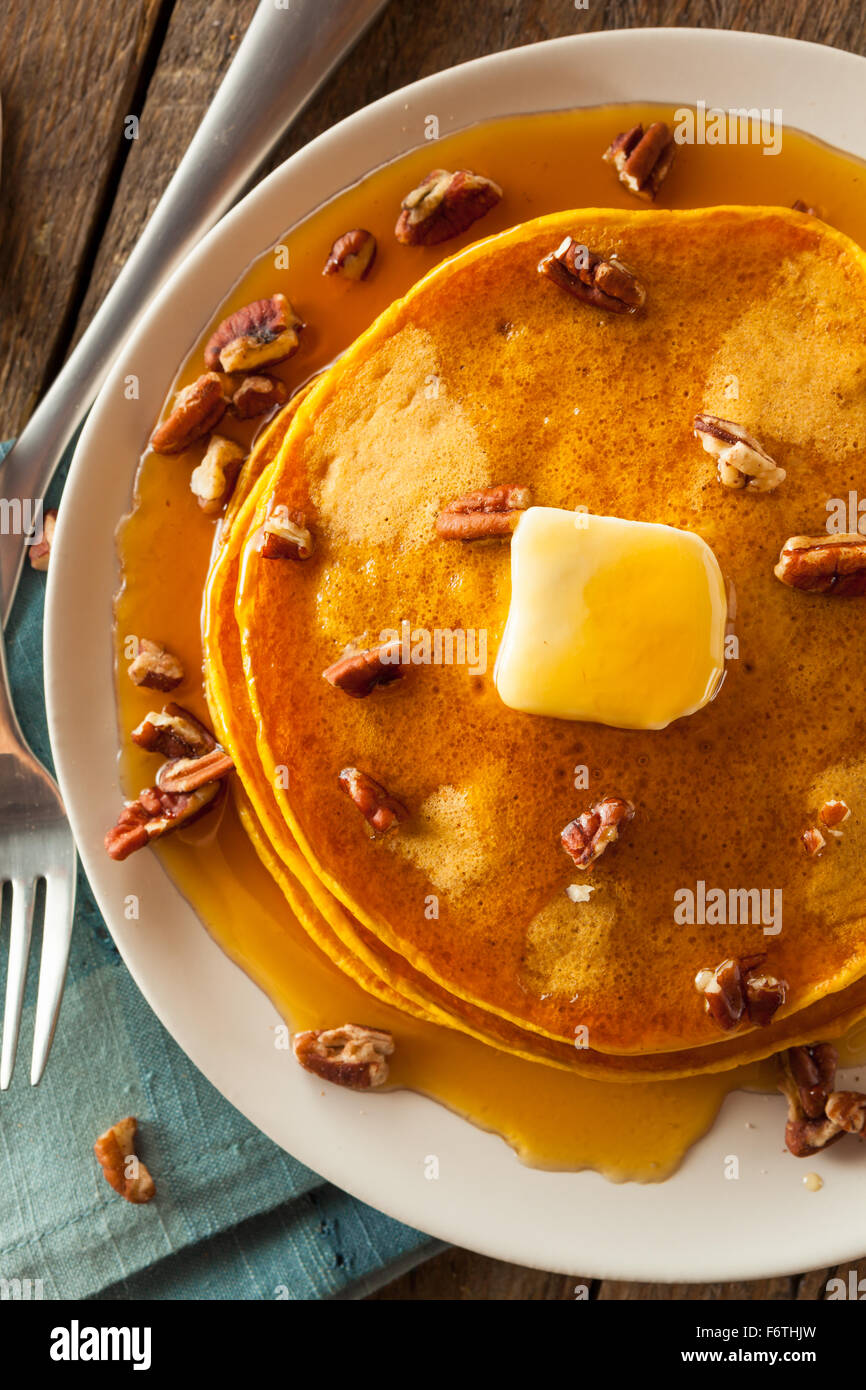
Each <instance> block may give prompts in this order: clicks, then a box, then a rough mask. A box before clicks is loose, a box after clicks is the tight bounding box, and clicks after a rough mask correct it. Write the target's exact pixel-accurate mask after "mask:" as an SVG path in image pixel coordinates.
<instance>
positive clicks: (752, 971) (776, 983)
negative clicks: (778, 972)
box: [695, 954, 788, 1031]
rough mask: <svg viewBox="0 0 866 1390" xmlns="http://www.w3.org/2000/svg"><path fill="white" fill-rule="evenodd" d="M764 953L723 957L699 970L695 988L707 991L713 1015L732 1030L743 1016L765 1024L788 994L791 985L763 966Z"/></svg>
mask: <svg viewBox="0 0 866 1390" xmlns="http://www.w3.org/2000/svg"><path fill="white" fill-rule="evenodd" d="M763 960H764V955H763V954H760V955H753V956H744V957H743V958H742V959H741V960H730V959H729V960H723V961H722V963H721V965H717V966H716V968H715V970H699V971H698V973H697V975H696V976H695V989H696V990H697V991H698V993H699V994H701V995H703V999H704V1007H705V1008H706V1011H707V1013H708V1014H709V1015H710V1018H712V1019H713V1021H714V1022H715V1023H717V1024H718V1025H719V1027H720V1028H724V1029H725V1030H726V1031H728V1030H729V1029H731V1028H736V1027H737V1024H738V1023H741V1022H742V1020H743V1018H744V1017H745V1018H747V1019H748V1021H749V1022H750V1023H753V1024H755V1026H756V1027H758V1028H765V1027H766V1025H767V1024H768V1023H769V1022H770V1020H771V1019H772V1017H773V1015H774V1014H775V1013H776V1011H777V1010H778V1009H779V1008H781V1006H782V1005H783V1004H784V1002H785V1000H786V998H787V997H788V986H787V984H786V982H785V981H784V980H779V979H777V978H776V976H775V975H768V974H766V973H765V972H763V971H760V970H759V967H760V966H761V964H762V962H763Z"/></svg>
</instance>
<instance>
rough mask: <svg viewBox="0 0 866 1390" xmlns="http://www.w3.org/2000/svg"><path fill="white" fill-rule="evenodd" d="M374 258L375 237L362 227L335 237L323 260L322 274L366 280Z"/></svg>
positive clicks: (346, 278)
mask: <svg viewBox="0 0 866 1390" xmlns="http://www.w3.org/2000/svg"><path fill="white" fill-rule="evenodd" d="M375 259H376V238H375V237H374V236H373V233H372V232H368V231H366V229H365V228H364V227H355V228H354V230H353V231H351V232H345V233H344V234H343V236H340V237H337V240H336V241H335V242H334V244H333V246H332V247H331V250H330V254H329V255H328V259H327V260H326V261H325V268H324V270H323V271H322V274H323V275H342V277H343V279H344V280H366V278H367V276H368V275H369V273H370V270H371V268H372V265H373V262H374V260H375Z"/></svg>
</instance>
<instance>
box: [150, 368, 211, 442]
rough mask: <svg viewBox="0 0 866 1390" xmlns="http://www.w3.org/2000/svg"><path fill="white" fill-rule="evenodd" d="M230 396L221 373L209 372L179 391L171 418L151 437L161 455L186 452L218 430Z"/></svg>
mask: <svg viewBox="0 0 866 1390" xmlns="http://www.w3.org/2000/svg"><path fill="white" fill-rule="evenodd" d="M228 403H229V398H228V396H227V395H226V390H225V384H224V382H223V379H222V377H221V376H220V375H219V373H218V372H205V373H204V375H203V376H200V377H199V378H198V379H197V380H196V381H193V382H192V383H191V385H189V386H185V387H184V388H183V390H182V391H178V393H177V395H176V396H175V398H174V405H173V406H172V408H171V414H170V415H169V417H168V419H167V420H163V422H162V424H161V425H157V427H156V429H155V430H154V432H153V434H152V435H151V436H150V447H151V448H152V449H153V450H154V451H155V453H157V454H182V453H183V451H184V449H188V448H189V446H190V444H194V443H195V441H196V440H197V439H201V438H203V436H204V435H206V434H210V432H211V430H213V429H216V427H217V425H218V424H219V422H220V420H221V419H222V418H223V415H225V412H226V408H227V406H228Z"/></svg>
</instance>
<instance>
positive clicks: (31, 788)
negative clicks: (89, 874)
mask: <svg viewBox="0 0 866 1390" xmlns="http://www.w3.org/2000/svg"><path fill="white" fill-rule="evenodd" d="M75 871H76V854H75V841H74V840H73V838H72V831H71V830H70V829H69V822H68V821H67V819H66V812H65V810H64V809H63V802H62V800H61V797H60V792H59V790H58V788H57V784H56V782H55V781H54V779H53V777H51V776H50V775H49V774H48V772H46V770H45V768H44V767H43V766H42V764H41V763H40V762H39V761H38V759H37V758H35V757H34V756H33V753H32V752H31V751H30V749H29V748H28V746H27V743H26V742H25V740H24V735H23V734H22V732H21V728H20V726H19V723H18V720H17V718H16V715H15V710H14V708H13V705H12V698H11V696H10V693H9V675H8V672H7V670H6V643H5V641H4V638H3V634H2V629H0V883H2V884H3V886H4V888H5V890H6V891H7V892H9V891H11V894H12V910H11V930H10V936H9V964H8V970H7V975H6V1005H5V1008H4V1011H3V1051H2V1054H0V1091H5V1090H6V1089H7V1088H8V1086H9V1082H10V1081H11V1080H12V1071H13V1068H14V1066H15V1056H16V1053H17V1051H18V1033H19V1030H20V1026H21V1006H22V1004H23V1002H24V983H25V980H26V978H27V962H28V960H29V958H30V937H31V934H32V930H33V909H34V906H35V903H36V888H37V883H38V881H39V880H40V879H43V880H44V882H45V912H44V920H43V927H42V956H41V959H40V962H39V988H38V992H37V997H36V1023H35V1027H34V1033H33V1055H32V1059H31V1063H30V1083H31V1085H33V1086H35V1085H36V1084H37V1082H38V1081H39V1080H40V1078H41V1076H42V1073H43V1072H44V1070H45V1063H46V1062H47V1060H48V1053H49V1051H50V1048H51V1040H52V1038H53V1037H54V1027H55V1024H56V1023H57V1014H58V1012H59V1010H60V1000H61V997H62V995H63V982H64V980H65V978H66V966H67V963H68V960H69V942H70V938H71V936H72V914H73V909H74V907H75Z"/></svg>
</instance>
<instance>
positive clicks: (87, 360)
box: [0, 0, 386, 624]
mask: <svg viewBox="0 0 866 1390" xmlns="http://www.w3.org/2000/svg"><path fill="white" fill-rule="evenodd" d="M385 3H386V0H287V5H286V7H285V8H277V6H276V4H275V0H261V3H260V4H259V7H258V9H257V10H256V13H255V15H254V16H253V19H252V21H251V23H250V26H249V28H248V30H247V32H246V35H245V36H244V39H243V42H242V43H241V45H240V47H239V48H238V51H237V53H236V55H235V58H234V61H233V62H232V64H231V66H230V68H229V69H228V72H227V73H226V75H225V77H224V78H223V81H222V83H221V85H220V87H219V90H218V91H217V94H216V96H215V97H214V99H213V102H212V103H211V106H210V109H209V110H208V111H207V113H206V115H205V117H204V120H203V121H202V123H201V125H200V126H199V128H198V131H197V132H196V134H195V135H194V136H193V139H192V142H191V143H190V145H189V148H188V149H187V151H186V154H185V155H184V157H183V159H182V160H181V162H180V164H179V165H178V167H177V170H176V171H175V174H174V177H173V178H172V180H171V182H170V183H169V185H168V187H167V188H166V190H165V192H164V194H163V196H162V198H161V200H160V202H159V204H158V205H157V207H156V210H155V211H154V213H153V215H152V217H151V219H150V221H149V223H148V224H147V227H146V228H145V230H144V232H143V234H142V236H141V237H140V239H139V241H138V244H137V245H136V246H135V248H134V249H133V251H132V252H131V253H130V255H129V258H128V259H127V261H126V264H125V265H124V267H123V269H122V270H121V272H120V274H119V275H118V277H117V279H116V281H115V283H114V285H113V286H112V288H111V289H110V290H109V292H108V294H107V295H106V297H105V299H104V300H103V302H102V305H101V306H100V308H99V310H98V311H97V313H96V314H95V315H94V317H93V320H92V321H91V323H90V326H89V327H88V329H87V331H86V332H85V333H84V334H83V336H82V338H81V340H80V342H79V343H78V345H77V347H76V348H75V349H74V351H73V352H72V353H71V354H70V356H69V358H68V359H67V362H66V364H65V366H64V367H63V369H62V371H61V372H60V374H59V375H58V376H57V378H56V380H55V381H54V383H53V385H52V386H51V387H50V389H49V390H48V391H47V393H46V394H45V396H44V397H43V399H42V401H41V403H40V404H39V405H38V406H37V408H36V410H35V411H34V412H33V415H32V416H31V418H30V420H29V422H28V424H27V425H26V426H25V428H24V430H23V431H22V433H21V435H20V437H19V439H18V441H17V443H16V444H15V446H14V448H12V449H11V450H10V452H9V453H8V454H7V455H6V458H5V460H4V461H3V463H2V465H0V496H2V497H5V498H8V499H10V501H12V503H13V507H14V505H15V504H14V499H16V498H17V499H18V505H19V506H20V508H21V510H20V512H18V513H17V515H18V517H19V519H20V518H29V517H31V516H32V515H33V510H32V509H33V503H34V502H35V501H36V500H38V499H40V498H42V497H43V496H44V493H45V490H46V488H47V487H48V484H49V482H50V481H51V478H52V476H53V474H54V471H55V469H56V467H57V465H58V463H59V462H60V458H61V456H62V454H63V450H64V449H65V448H66V446H67V444H68V443H69V441H70V439H71V438H72V436H73V434H74V433H75V431H76V429H77V428H78V426H79V425H80V424H81V421H82V420H83V419H84V416H85V414H86V413H87V410H88V408H89V407H90V404H91V402H92V401H93V398H94V396H95V395H96V393H97V391H98V390H99V387H100V386H101V385H102V382H103V381H104V380H105V377H106V376H107V374H108V369H109V367H110V365H111V363H112V361H113V359H114V358H115V356H116V355H117V353H118V350H119V348H120V346H121V344H122V343H123V341H124V339H125V338H126V337H127V336H128V335H129V333H130V331H131V330H132V328H133V326H134V324H135V321H136V318H137V317H138V316H139V315H140V313H141V311H142V309H143V307H144V305H145V304H146V302H147V300H148V297H149V296H151V295H152V294H153V293H154V291H155V290H156V289H157V288H158V286H159V285H160V284H161V283H162V282H163V281H164V280H165V279H167V277H168V275H169V274H170V273H171V271H173V270H174V269H175V267H176V266H177V265H179V264H180V262H181V260H182V259H183V257H184V256H185V255H186V254H187V252H188V251H189V250H191V249H192V247H193V246H195V245H196V244H197V243H198V242H199V241H200V240H201V238H202V236H203V235H204V233H205V232H206V231H207V230H208V229H209V228H210V227H212V226H213V224H214V223H215V222H216V221H217V220H218V219H219V218H220V217H221V216H222V214H223V213H224V212H226V210H227V209H228V208H229V207H231V205H232V203H233V202H234V201H235V200H236V198H237V197H238V195H239V194H240V193H241V192H242V190H243V188H244V187H245V185H246V184H247V183H249V181H250V173H251V169H252V168H253V167H254V166H256V165H257V164H260V163H261V161H262V160H263V159H264V158H265V156H266V155H267V154H268V152H269V150H270V149H271V148H272V147H273V145H274V144H275V142H276V141H277V140H278V139H279V137H280V135H281V134H282V133H283V131H284V130H285V129H286V127H287V126H289V125H290V124H291V122H292V121H293V120H294V119H295V117H296V116H297V115H298V113H299V112H300V111H301V110H302V108H303V107H304V106H305V105H306V103H307V102H308V101H309V99H310V97H311V96H312V95H313V93H314V92H315V91H316V90H317V89H318V88H319V86H320V85H321V84H322V82H324V80H325V78H326V77H327V76H328V75H329V73H330V72H331V71H332V70H333V69H334V68H335V67H336V65H337V64H338V63H339V62H340V61H341V59H342V58H343V57H344V56H345V54H346V53H347V52H348V51H349V49H350V48H351V47H352V45H353V44H354V43H355V41H356V40H357V39H358V38H359V36H360V35H361V33H362V32H363V31H364V29H366V27H367V25H368V24H369V23H370V22H371V21H372V20H373V19H374V17H375V16H376V14H378V12H379V11H380V10H381V9H382V8H383V6H384V4H385ZM16 511H17V509H16V510H13V509H12V508H10V509H9V511H8V512H7V518H10V517H11V518H12V522H13V524H12V526H9V524H8V520H7V522H6V525H4V528H3V529H4V530H7V529H8V530H9V532H10V534H5V535H0V598H2V618H3V623H4V624H5V623H6V622H7V621H8V618H9V612H10V609H11V607H12V601H13V599H14V597H15V589H16V586H17V583H18V578H19V576H20V573H21V565H22V562H23V559H24V551H25V547H26V544H27V538H26V535H25V534H24V532H25V527H24V525H22V524H20V520H19V524H18V525H17V528H16V526H15V516H16ZM14 530H17V534H12V533H11V532H12V531H14Z"/></svg>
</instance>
